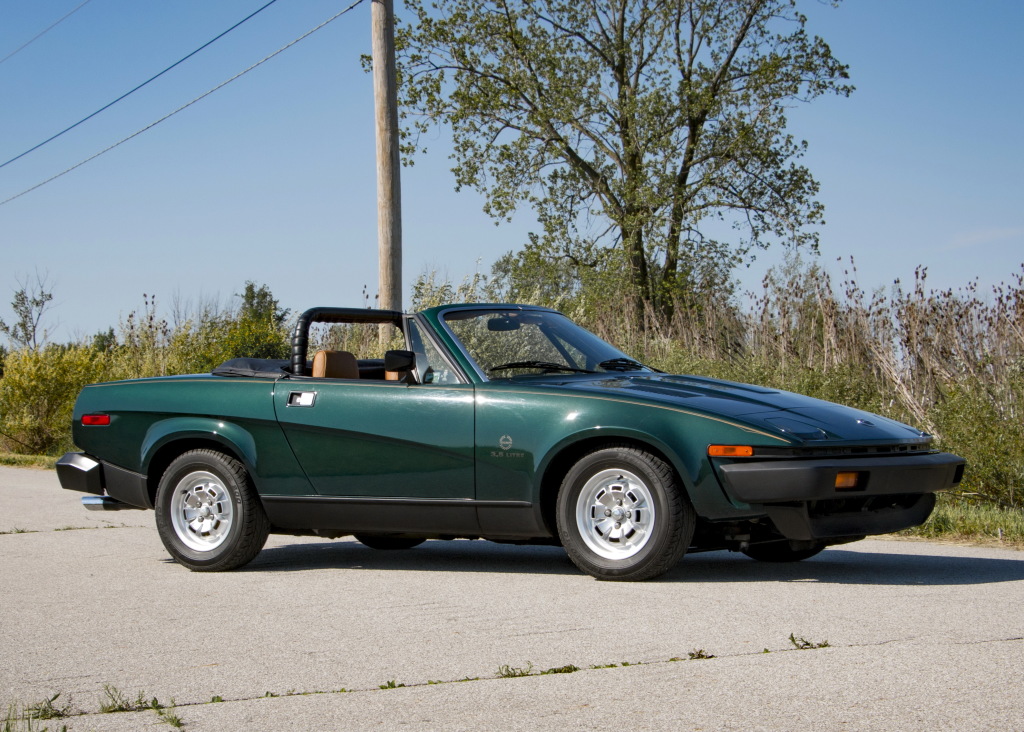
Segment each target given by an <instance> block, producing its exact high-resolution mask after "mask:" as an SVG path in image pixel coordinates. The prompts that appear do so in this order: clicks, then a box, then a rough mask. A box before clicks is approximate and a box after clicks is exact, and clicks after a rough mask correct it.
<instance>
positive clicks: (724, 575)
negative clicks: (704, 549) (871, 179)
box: [665, 549, 1024, 586]
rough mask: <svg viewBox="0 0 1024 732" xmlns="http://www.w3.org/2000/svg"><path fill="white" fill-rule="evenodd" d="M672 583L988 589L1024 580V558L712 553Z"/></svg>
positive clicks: (679, 569)
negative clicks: (779, 557)
mask: <svg viewBox="0 0 1024 732" xmlns="http://www.w3.org/2000/svg"><path fill="white" fill-rule="evenodd" d="M665 579H666V580H668V581H673V580H674V581H687V580H689V581H697V582H744V581H769V582H819V583H824V584H837V585H903V586H907V585H930V586H943V585H985V584H992V583H997V582H1019V581H1022V580H1024V554H1021V558H1020V559H999V558H991V557H970V556H967V557H965V556H948V555H925V554H897V553H892V554H889V553H883V552H860V551H850V550H844V549H826V550H825V551H824V552H822V553H821V554H819V555H818V556H816V557H813V558H811V559H807V560H804V561H803V562H795V563H789V564H772V563H768V562H756V561H753V560H750V559H747V558H746V557H744V556H741V555H737V554H729V553H726V552H708V553H707V554H694V555H690V556H687V557H684V558H683V561H682V562H680V563H679V564H678V565H677V566H676V567H675V568H674V569H672V571H670V572H668V573H667V574H666V575H665Z"/></svg>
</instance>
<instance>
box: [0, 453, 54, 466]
mask: <svg viewBox="0 0 1024 732" xmlns="http://www.w3.org/2000/svg"><path fill="white" fill-rule="evenodd" d="M56 464H57V458H55V457H53V456H51V455H17V454H15V453H13V452H0V465H9V466H11V467H14V468H42V469H51V470H52V469H53V467H54V466H55V465H56Z"/></svg>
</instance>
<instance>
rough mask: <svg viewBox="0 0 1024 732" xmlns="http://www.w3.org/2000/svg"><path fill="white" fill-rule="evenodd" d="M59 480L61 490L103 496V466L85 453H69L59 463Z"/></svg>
mask: <svg viewBox="0 0 1024 732" xmlns="http://www.w3.org/2000/svg"><path fill="white" fill-rule="evenodd" d="M57 479H58V480H59V481H60V486H61V488H64V489H65V490H69V491H79V492H81V493H92V494H94V495H97V496H102V495H103V466H102V465H101V464H100V461H99V460H97V459H96V458H94V457H90V456H89V455H86V454H85V453H84V452H69V453H65V454H64V456H63V457H62V458H61V459H60V460H58V461H57Z"/></svg>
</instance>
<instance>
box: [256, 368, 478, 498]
mask: <svg viewBox="0 0 1024 732" xmlns="http://www.w3.org/2000/svg"><path fill="white" fill-rule="evenodd" d="M274 402H275V407H276V409H277V418H278V421H279V422H280V424H281V426H282V428H283V429H284V432H285V435H286V436H287V438H288V442H289V443H290V445H291V448H292V450H293V452H294V453H295V456H296V458H297V459H298V461H299V463H300V465H301V466H302V468H303V470H304V471H305V472H306V475H307V477H308V478H309V480H310V482H311V483H312V485H313V487H314V489H315V490H316V491H317V493H318V494H320V495H322V496H346V497H365V498H380V499H413V500H420V501H422V500H428V501H429V500H432V499H436V500H458V499H472V498H474V497H475V494H474V449H473V424H474V415H473V409H474V405H473V387H472V385H470V384H444V385H435V384H405V383H402V382H387V381H368V380H359V379H351V380H349V379H288V380H282V381H278V382H277V384H276V386H275V391H274Z"/></svg>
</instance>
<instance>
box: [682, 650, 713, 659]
mask: <svg viewBox="0 0 1024 732" xmlns="http://www.w3.org/2000/svg"><path fill="white" fill-rule="evenodd" d="M686 655H688V656H689V657H690V660H691V661H703V660H705V659H708V658H714V657H715V656H714V654H712V653H708V652H707V651H705V650H704V649H703V648H701V649H699V650H696V651H690V652H689V653H687V654H686Z"/></svg>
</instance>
